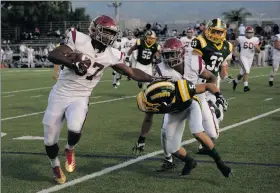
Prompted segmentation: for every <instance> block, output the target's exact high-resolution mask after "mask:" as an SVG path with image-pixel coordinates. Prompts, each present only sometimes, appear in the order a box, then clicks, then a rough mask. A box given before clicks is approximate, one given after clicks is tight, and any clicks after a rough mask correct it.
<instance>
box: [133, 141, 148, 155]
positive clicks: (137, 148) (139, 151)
mask: <svg viewBox="0 0 280 193" xmlns="http://www.w3.org/2000/svg"><path fill="white" fill-rule="evenodd" d="M144 150H145V143H138V142H136V143H135V145H134V146H133V148H132V152H133V153H134V154H136V155H143V154H144Z"/></svg>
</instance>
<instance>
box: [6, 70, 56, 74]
mask: <svg viewBox="0 0 280 193" xmlns="http://www.w3.org/2000/svg"><path fill="white" fill-rule="evenodd" d="M47 71H53V70H10V71H5V70H2V74H5V73H18V72H20V73H21V72H47Z"/></svg>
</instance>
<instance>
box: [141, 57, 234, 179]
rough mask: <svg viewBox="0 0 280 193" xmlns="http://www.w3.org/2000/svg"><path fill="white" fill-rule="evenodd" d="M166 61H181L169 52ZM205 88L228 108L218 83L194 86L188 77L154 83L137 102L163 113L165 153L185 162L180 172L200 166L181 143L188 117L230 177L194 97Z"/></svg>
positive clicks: (194, 131) (144, 108)
mask: <svg viewBox="0 0 280 193" xmlns="http://www.w3.org/2000/svg"><path fill="white" fill-rule="evenodd" d="M166 60H168V62H169V63H173V64H174V63H176V62H177V61H178V59H177V58H174V57H170V52H169V54H167V55H166ZM206 90H208V91H210V92H212V93H213V94H214V95H215V96H216V99H217V103H220V104H221V105H222V106H223V107H225V108H226V106H227V104H226V103H227V101H226V100H225V98H224V97H223V96H222V95H221V93H220V91H219V89H218V88H217V87H216V86H215V84H212V83H206V84H197V85H194V84H193V83H192V82H190V81H187V80H178V81H176V82H167V81H157V82H153V83H151V84H150V85H148V86H147V88H146V89H145V90H144V91H141V92H140V93H139V94H138V96H137V105H138V108H139V110H140V111H142V112H145V113H156V114H164V119H163V125H162V133H163V135H162V148H163V149H164V152H165V154H167V153H171V154H172V155H173V156H175V157H177V158H178V159H180V160H181V161H183V162H185V165H184V167H183V169H182V172H181V175H189V174H190V172H191V170H192V169H194V168H195V167H196V165H197V163H196V161H195V159H193V158H192V157H191V156H190V155H189V153H187V151H186V149H185V148H183V147H182V146H181V142H182V137H183V133H184V129H185V121H186V119H188V121H189V128H190V130H191V133H192V135H193V136H194V137H195V138H196V139H197V141H199V142H200V143H201V144H202V145H203V147H204V148H205V149H206V150H207V152H208V155H209V156H210V157H212V158H213V160H214V161H215V163H216V165H217V168H218V169H219V170H220V171H221V173H222V174H223V175H224V176H225V177H229V176H230V175H231V168H230V167H228V166H227V165H226V164H225V163H224V162H223V160H222V159H221V156H220V155H219V153H218V151H217V150H216V148H215V146H214V144H213V142H212V140H211V139H210V138H209V137H208V135H207V134H206V133H205V132H204V129H203V126H202V114H201V109H200V105H199V102H198V101H197V99H196V97H195V96H194V95H195V94H201V93H204V92H205V91H206Z"/></svg>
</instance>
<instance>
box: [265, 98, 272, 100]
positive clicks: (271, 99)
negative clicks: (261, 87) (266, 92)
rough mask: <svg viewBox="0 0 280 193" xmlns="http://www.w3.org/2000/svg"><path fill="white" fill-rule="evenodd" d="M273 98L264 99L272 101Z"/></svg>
mask: <svg viewBox="0 0 280 193" xmlns="http://www.w3.org/2000/svg"><path fill="white" fill-rule="evenodd" d="M272 99H273V98H267V99H264V101H271V100H272Z"/></svg>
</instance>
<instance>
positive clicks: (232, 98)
mask: <svg viewBox="0 0 280 193" xmlns="http://www.w3.org/2000/svg"><path fill="white" fill-rule="evenodd" d="M234 99H236V97H231V98H228V99H227V100H228V101H230V100H234Z"/></svg>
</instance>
